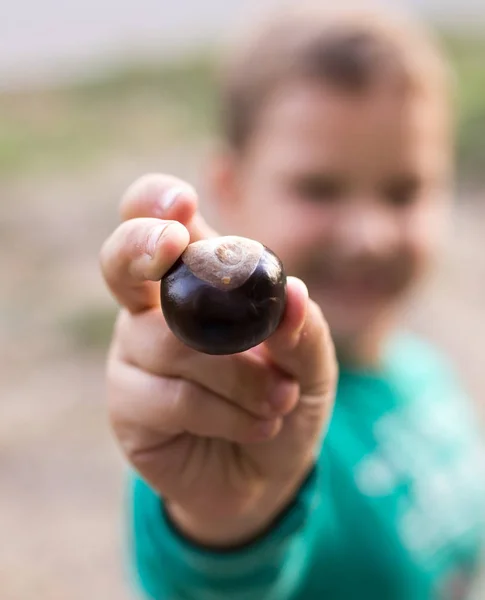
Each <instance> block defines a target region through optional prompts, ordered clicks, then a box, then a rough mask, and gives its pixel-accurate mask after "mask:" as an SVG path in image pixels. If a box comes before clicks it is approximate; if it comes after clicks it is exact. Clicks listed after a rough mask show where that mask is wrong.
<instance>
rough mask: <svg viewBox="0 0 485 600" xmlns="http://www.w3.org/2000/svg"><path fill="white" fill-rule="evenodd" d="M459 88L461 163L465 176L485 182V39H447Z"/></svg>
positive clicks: (479, 37) (481, 37)
mask: <svg viewBox="0 0 485 600" xmlns="http://www.w3.org/2000/svg"><path fill="white" fill-rule="evenodd" d="M443 41H444V45H445V48H446V50H447V51H448V54H449V56H450V58H451V62H452V66H453V67H454V70H455V73H456V77H457V84H458V108H459V131H458V159H459V167H460V171H461V173H462V176H464V177H468V178H472V179H478V180H480V182H481V183H483V182H485V173H484V169H483V166H484V165H485V143H484V140H485V68H484V65H485V35H483V36H477V35H475V36H471V35H468V36H464V35H461V36H460V35H457V34H454V35H453V34H448V35H444V36H443Z"/></svg>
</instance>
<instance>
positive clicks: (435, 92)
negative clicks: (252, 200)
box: [221, 1, 450, 149]
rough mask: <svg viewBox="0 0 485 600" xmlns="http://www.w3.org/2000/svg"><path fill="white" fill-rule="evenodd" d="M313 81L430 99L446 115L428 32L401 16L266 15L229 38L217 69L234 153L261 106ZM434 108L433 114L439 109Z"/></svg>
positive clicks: (440, 66) (373, 12) (340, 12)
mask: <svg viewBox="0 0 485 600" xmlns="http://www.w3.org/2000/svg"><path fill="white" fill-rule="evenodd" d="M299 80H316V81H322V82H325V83H328V84H330V85H333V86H336V87H338V88H340V89H342V90H344V91H348V92H349V93H359V92H363V91H366V90H368V89H369V88H371V87H372V86H373V85H374V84H375V82H377V81H383V80H384V81H389V82H391V81H392V82H394V83H396V84H398V85H400V86H401V87H402V89H403V92H406V91H407V92H414V93H422V94H427V95H430V96H431V95H432V96H434V97H435V99H436V100H437V101H438V102H439V103H440V104H441V105H442V107H443V108H445V110H447V109H448V108H449V106H448V104H449V100H450V93H449V92H450V89H449V79H448V73H447V69H446V63H445V61H444V60H443V58H442V56H441V53H440V50H439V48H438V46H437V44H436V42H435V41H434V40H433V39H432V38H431V36H430V35H429V33H428V32H426V31H424V30H423V29H422V28H421V27H420V26H419V24H418V23H416V22H414V21H413V20H412V19H409V17H408V16H405V15H403V14H398V13H394V12H389V10H387V9H383V8H382V7H381V6H380V5H369V4H368V5H367V6H365V7H363V6H362V2H361V3H359V4H358V5H355V6H349V5H348V4H347V5H346V6H345V7H343V8H338V9H336V8H333V9H331V8H327V7H322V2H321V1H320V2H318V3H317V4H306V5H303V4H300V5H299V6H298V7H291V8H288V7H286V8H283V9H281V8H280V9H279V10H278V12H276V13H271V14H270V15H269V18H268V17H266V18H265V19H264V20H263V21H262V22H261V23H260V24H259V26H257V27H254V28H253V29H252V30H251V31H250V32H247V31H245V32H244V31H243V32H242V37H238V38H236V41H235V44H234V46H233V48H232V51H231V50H230V51H229V58H228V59H227V60H226V62H225V64H224V65H223V69H222V81H221V93H222V94H221V96H222V97H221V103H222V127H223V134H224V136H225V137H226V140H227V141H228V142H229V144H231V145H232V146H233V147H235V148H238V149H239V148H241V147H243V146H244V143H245V142H246V140H247V139H248V137H249V135H250V134H251V132H252V131H253V129H254V127H255V123H256V121H257V117H258V114H259V111H260V108H261V106H262V105H263V104H264V102H265V101H266V100H267V99H268V96H270V95H271V94H272V93H274V91H275V90H276V89H277V88H278V87H280V86H281V85H283V84H286V83H288V82H293V81H299ZM438 106H439V105H438V104H437V108H438Z"/></svg>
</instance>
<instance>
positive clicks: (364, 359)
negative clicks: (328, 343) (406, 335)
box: [334, 323, 392, 371]
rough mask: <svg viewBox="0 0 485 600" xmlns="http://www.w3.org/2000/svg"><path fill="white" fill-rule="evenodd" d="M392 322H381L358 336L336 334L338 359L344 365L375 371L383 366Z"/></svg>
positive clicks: (350, 367)
mask: <svg viewBox="0 0 485 600" xmlns="http://www.w3.org/2000/svg"><path fill="white" fill-rule="evenodd" d="M391 331H392V324H391V323H380V324H379V326H373V327H370V328H369V329H368V330H366V331H364V332H362V333H361V334H360V335H358V336H355V335H354V336H348V337H346V336H341V337H339V336H338V335H336V336H334V342H335V350H336V353H337V359H338V362H339V364H340V365H341V366H342V367H347V368H349V369H357V370H358V369H365V370H371V371H375V370H378V369H380V368H381V366H382V359H383V352H384V346H385V343H386V340H387V339H388V337H389V335H390V334H391Z"/></svg>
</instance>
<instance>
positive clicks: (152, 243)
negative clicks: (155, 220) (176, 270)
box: [146, 223, 170, 258]
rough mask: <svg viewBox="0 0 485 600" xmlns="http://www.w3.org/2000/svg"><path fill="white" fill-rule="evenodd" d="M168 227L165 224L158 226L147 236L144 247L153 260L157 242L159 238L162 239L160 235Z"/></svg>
mask: <svg viewBox="0 0 485 600" xmlns="http://www.w3.org/2000/svg"><path fill="white" fill-rule="evenodd" d="M169 225H170V223H165V224H164V225H158V226H157V227H154V228H153V229H152V230H151V232H150V234H149V236H148V240H147V245H146V253H147V254H148V255H149V256H150V257H151V258H153V257H154V256H155V253H156V251H157V246H158V242H159V241H160V238H161V237H162V235H163V234H164V233H165V232H166V230H167V228H168V227H169Z"/></svg>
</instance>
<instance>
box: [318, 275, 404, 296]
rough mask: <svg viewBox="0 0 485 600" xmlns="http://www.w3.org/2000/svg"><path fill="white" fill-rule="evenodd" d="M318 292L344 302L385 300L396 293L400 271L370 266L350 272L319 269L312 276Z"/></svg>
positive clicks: (399, 282) (400, 286) (399, 285)
mask: <svg viewBox="0 0 485 600" xmlns="http://www.w3.org/2000/svg"><path fill="white" fill-rule="evenodd" d="M312 280H313V281H312V283H313V285H311V284H310V286H309V287H311V288H313V289H316V290H317V291H318V292H319V293H321V294H322V295H324V296H325V297H328V299H333V300H335V301H339V302H341V303H343V304H346V305H353V304H362V303H370V302H377V301H382V300H385V299H386V298H390V297H393V296H395V295H396V293H398V292H399V291H400V289H401V288H402V287H403V286H402V277H401V274H400V273H399V272H398V271H397V270H396V269H394V270H390V269H384V268H382V269H373V270H372V271H371V270H363V269H362V270H360V271H359V272H354V273H345V272H343V271H342V272H340V273H339V272H336V271H333V272H330V271H326V272H325V273H323V272H321V273H320V274H319V276H317V277H315V274H314V276H313V278H312Z"/></svg>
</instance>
